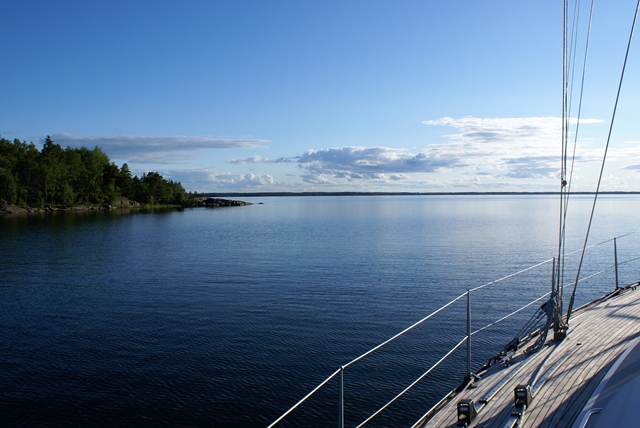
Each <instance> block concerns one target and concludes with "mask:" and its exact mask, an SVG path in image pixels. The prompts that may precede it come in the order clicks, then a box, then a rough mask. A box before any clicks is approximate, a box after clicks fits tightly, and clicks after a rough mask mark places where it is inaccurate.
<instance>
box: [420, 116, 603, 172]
mask: <svg viewBox="0 0 640 428" xmlns="http://www.w3.org/2000/svg"><path fill="white" fill-rule="evenodd" d="M601 122H602V121H601V120H599V119H582V120H581V123H582V124H583V125H588V124H593V123H601ZM423 123H424V124H425V125H431V126H450V127H454V128H457V129H458V130H459V131H460V132H459V133H456V134H448V135H445V138H447V139H448V140H450V141H451V142H450V143H445V144H442V145H440V146H438V147H437V148H435V149H434V150H436V151H438V152H443V153H457V154H458V155H459V156H460V157H461V158H462V159H464V161H465V162H466V163H468V164H469V165H474V166H477V167H479V173H481V172H482V171H483V170H485V172H486V169H487V168H489V169H495V170H498V171H500V173H499V174H494V175H496V176H500V175H501V176H504V177H508V178H544V177H553V176H555V172H556V171H557V170H558V164H559V159H560V150H561V148H560V138H561V129H562V120H561V118H558V117H525V118H475V117H464V118H462V119H452V118H450V117H444V118H442V119H438V120H427V121H424V122H423ZM576 159H577V160H579V161H592V160H596V159H598V156H597V154H596V153H594V152H593V151H591V150H590V151H581V154H580V155H577V156H576Z"/></svg>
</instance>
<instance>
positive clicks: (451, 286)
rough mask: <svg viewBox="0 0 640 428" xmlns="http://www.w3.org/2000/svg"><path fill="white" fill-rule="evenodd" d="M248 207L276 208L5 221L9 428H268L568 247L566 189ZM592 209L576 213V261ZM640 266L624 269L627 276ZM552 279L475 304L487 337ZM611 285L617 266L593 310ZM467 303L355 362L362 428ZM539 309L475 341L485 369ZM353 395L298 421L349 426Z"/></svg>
mask: <svg viewBox="0 0 640 428" xmlns="http://www.w3.org/2000/svg"><path fill="white" fill-rule="evenodd" d="M247 200H250V201H252V202H258V201H262V202H264V205H257V204H256V205H252V206H247V207H233V208H220V209H205V208H198V209H189V210H184V211H155V212H130V213H127V212H86V213H54V214H46V215H44V214H43V215H29V216H13V217H0V419H1V422H0V425H6V426H38V425H40V426H42V425H46V426H127V425H128V426H266V425H268V424H269V423H271V422H272V421H273V420H275V419H276V418H277V417H278V416H279V415H280V414H282V413H283V412H284V411H285V410H287V409H288V408H289V407H290V406H291V405H293V404H294V403H295V402H296V401H297V400H299V399H300V398H302V397H303V396H304V395H306V394H307V393H308V392H309V391H310V390H311V389H313V388H314V387H315V386H316V385H317V384H318V383H320V382H321V381H322V380H324V379H325V378H326V377H327V376H329V375H330V374H331V373H333V372H334V371H335V370H336V369H337V368H338V367H339V366H340V365H342V364H345V363H347V362H348V361H350V360H351V359H353V358H355V357H357V356H358V355H360V354H362V353H363V352H365V351H366V350H368V349H369V348H371V347H373V346H375V345H377V344H378V343H380V342H382V341H384V340H385V339H387V338H388V337H390V336H392V335H394V334H395V333H397V332H399V331H400V330H402V329H404V328H405V327H407V326H409V325H411V324H412V323H414V322H415V321H417V320H419V319H421V318H422V317H424V316H425V315H427V314H428V313H430V312H431V311H433V310H434V309H436V308H438V307H439V306H441V305H442V304H444V303H446V302H447V301H449V300H451V299H452V298H454V297H456V296H457V295H459V294H460V293H463V292H464V291H466V290H467V289H468V288H473V287H475V286H478V285H481V284H483V283H485V282H488V281H491V280H494V279H497V278H500V277H502V276H504V275H507V274H509V273H511V272H514V271H517V270H519V269H522V268H524V267H527V266H530V265H532V264H534V263H538V262H540V261H543V260H545V259H548V258H550V257H552V256H553V255H554V253H555V251H556V249H555V247H556V241H557V234H558V230H557V216H558V214H557V210H558V202H557V201H556V198H555V197H551V196H499V197H498V196H496V197H489V196H482V197H479V196H476V197H473V196H464V197H463V196H447V197H444V196H437V197H436V196H432V197H426V196H422V197H409V196H396V197H306V198H304V197H303V198H297V197H296V198H293V197H292V198H261V199H255V198H251V199H247ZM590 203H591V200H590V198H588V197H580V198H575V199H574V201H573V202H572V209H573V211H572V214H571V215H570V219H569V224H570V225H571V227H570V228H569V229H568V231H567V236H568V241H569V244H568V248H570V249H573V248H579V247H580V245H581V242H582V239H583V236H584V230H585V227H586V216H587V214H588V208H589V206H590ZM598 204H599V205H598V211H597V214H596V218H595V220H594V221H595V226H594V231H593V235H592V239H591V242H593V243H595V242H600V241H602V240H605V239H608V238H610V237H613V236H616V235H621V234H623V233H626V232H630V231H634V230H636V229H638V228H639V227H638V225H640V222H639V221H638V217H639V214H638V213H639V212H640V210H639V208H640V198H639V197H637V196H616V197H611V196H609V197H603V198H602V199H601V200H600V201H599V202H598ZM639 238H640V237H639V236H638V234H636V235H632V236H629V237H626V238H622V239H621V240H619V242H618V250H619V258H620V260H621V261H623V260H627V259H631V258H633V257H638V256H639V255H640V254H638V252H639V251H638V249H639V248H640V245H638V244H639V243H640V242H639ZM574 262H576V263H577V258H575V257H574V258H573V259H568V262H567V272H568V273H567V276H570V275H571V272H573V271H575V265H576V263H574ZM611 263H613V249H612V244H611V243H608V244H605V245H601V246H599V247H597V248H595V249H594V250H592V251H591V252H590V253H588V257H587V259H586V261H585V268H584V275H589V274H591V273H594V272H597V271H598V270H600V269H602V268H603V267H606V266H607V265H608V264H611ZM639 266H640V264H639V263H638V262H637V261H636V262H630V263H626V264H623V265H621V266H620V276H621V280H620V281H621V283H628V282H631V281H633V280H636V279H638V276H640V275H638V267H639ZM584 275H583V276H584ZM550 278H551V266H550V265H545V266H542V267H540V268H538V269H534V270H532V271H530V272H527V273H526V274H523V275H519V276H518V277H516V278H513V279H510V280H508V281H504V282H501V283H499V284H498V285H496V286H492V287H489V288H487V289H483V290H482V291H480V292H477V293H475V294H473V295H472V296H473V297H472V299H473V300H472V314H473V323H474V328H478V327H481V326H482V325H484V323H486V322H489V321H490V320H492V319H496V318H497V317H499V316H502V315H505V314H506V313H508V312H510V311H512V310H515V309H516V308H517V307H519V306H520V305H522V304H524V303H526V302H528V301H530V300H532V299H533V298H535V297H538V296H540V295H542V294H543V293H545V292H546V291H547V289H548V288H549V285H550ZM612 287H613V274H612V270H609V271H607V272H605V273H604V274H602V275H599V276H597V277H596V278H594V279H593V280H590V281H588V282H585V284H584V287H582V286H581V289H580V294H579V298H578V302H579V303H581V302H585V301H587V300H589V299H591V298H592V297H594V296H597V295H600V294H602V293H604V292H605V291H609V290H610V289H611V288H612ZM464 310H465V307H464V302H463V301H460V302H457V303H456V304H454V305H452V306H451V308H448V309H447V310H446V311H444V312H443V313H442V314H439V315H438V316H436V317H434V318H433V319H431V320H429V321H427V322H426V323H425V324H424V325H421V326H420V327H418V328H416V329H415V330H413V331H412V332H411V333H410V334H408V335H406V336H403V337H402V338H400V339H398V340H397V341H395V342H392V343H391V344H390V345H388V346H387V347H385V348H383V349H381V350H380V351H378V352H377V353H375V354H373V355H372V356H371V357H368V358H366V359H365V360H363V361H362V362H359V363H356V364H354V365H353V366H351V367H349V368H348V369H347V370H346V371H345V407H346V412H347V416H346V422H347V425H356V424H358V423H360V422H361V421H362V420H364V419H365V418H366V417H367V416H368V415H369V414H371V413H373V412H374V411H375V410H377V409H378V408H379V407H380V406H382V405H383V404H385V403H386V402H387V401H388V400H389V399H391V398H392V397H393V396H395V394H397V393H398V392H400V391H401V390H402V389H404V388H405V387H406V386H407V385H409V383H411V382H412V381H413V380H414V379H415V378H416V377H417V376H419V375H421V374H422V373H423V372H424V371H425V370H426V369H427V368H428V367H429V366H430V365H431V364H432V363H433V362H435V361H437V360H438V359H439V358H440V357H441V356H442V355H443V354H444V353H445V352H447V351H448V349H450V348H451V346H453V344H455V343H456V342H457V341H458V340H460V339H461V338H462V337H464V334H465V330H464V326H465V320H464V315H463V314H464ZM534 311H535V308H534V307H532V308H531V310H529V311H524V312H523V313H522V314H520V315H519V316H517V317H515V318H516V319H515V320H514V321H513V322H509V323H504V324H500V325H498V326H497V327H495V328H492V329H490V330H488V331H486V332H483V333H481V334H479V335H478V336H477V337H474V341H475V342H474V348H473V349H474V361H473V362H474V368H478V367H480V366H481V365H482V364H484V362H486V360H487V359H488V358H489V357H490V356H492V355H493V354H495V353H497V352H498V351H500V349H501V347H502V346H503V345H504V344H505V343H506V341H508V340H509V338H511V337H513V335H514V334H515V332H517V330H518V329H519V327H520V325H521V324H522V323H523V322H524V321H525V320H526V319H528V317H529V316H531V314H532V313H533V312H534ZM463 375H464V348H463V349H461V350H460V351H459V352H456V353H455V354H454V355H453V356H452V358H451V359H449V360H447V362H446V363H445V364H444V365H443V366H442V367H441V368H439V369H437V370H436V371H435V372H434V373H432V374H431V375H429V376H428V377H427V378H426V379H425V380H424V381H422V382H420V383H419V384H418V385H417V386H416V388H415V389H414V390H412V391H411V392H409V393H408V394H407V396H406V398H403V399H401V400H399V401H398V402H397V403H394V404H393V405H392V406H390V408H389V409H388V410H387V411H385V412H383V413H382V414H381V415H379V416H378V417H376V418H375V419H374V420H373V421H372V422H371V426H389V425H392V424H393V425H408V424H411V423H413V422H415V420H416V419H418V418H419V417H420V416H421V415H422V414H423V413H424V412H426V410H428V408H429V407H431V405H433V404H434V403H435V402H436V401H437V400H438V399H439V398H440V397H441V396H442V395H443V394H444V393H446V392H448V391H449V390H450V389H451V388H452V387H454V386H455V385H457V384H458V383H459V382H460V381H461V379H462V376H463ZM337 388H338V384H337V382H336V381H331V382H330V383H329V384H328V385H327V386H326V387H325V388H323V389H322V390H321V391H320V392H319V393H318V394H317V395H315V396H314V397H313V398H312V399H311V400H310V401H309V402H308V403H305V404H304V405H303V406H302V407H301V408H300V409H298V410H296V411H295V412H294V413H293V414H292V415H291V417H290V418H287V419H286V420H285V423H283V426H298V425H301V424H305V425H307V426H325V425H334V424H335V423H336V422H337V403H338V395H337V392H338V390H337Z"/></svg>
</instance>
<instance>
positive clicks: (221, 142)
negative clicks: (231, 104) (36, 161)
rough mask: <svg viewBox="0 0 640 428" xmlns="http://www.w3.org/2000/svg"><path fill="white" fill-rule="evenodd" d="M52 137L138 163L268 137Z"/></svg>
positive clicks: (249, 144)
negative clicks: (100, 149)
mask: <svg viewBox="0 0 640 428" xmlns="http://www.w3.org/2000/svg"><path fill="white" fill-rule="evenodd" d="M51 139H52V140H53V141H54V142H55V143H57V144H60V145H61V146H62V147H66V146H71V147H82V146H84V147H88V148H93V147H95V146H99V147H101V148H102V149H103V150H104V151H105V153H107V154H108V155H109V157H111V158H115V159H127V160H128V161H129V162H138V163H177V162H181V161H185V160H188V159H190V158H191V155H190V154H189V153H190V152H194V151H198V150H220V149H252V148H258V147H263V145H264V144H266V143H269V142H270V141H269V140H260V139H233V138H214V137H202V136H200V137H191V136H165V137H149V136H135V135H89V136H84V135H74V134H66V133H60V134H54V135H52V136H51Z"/></svg>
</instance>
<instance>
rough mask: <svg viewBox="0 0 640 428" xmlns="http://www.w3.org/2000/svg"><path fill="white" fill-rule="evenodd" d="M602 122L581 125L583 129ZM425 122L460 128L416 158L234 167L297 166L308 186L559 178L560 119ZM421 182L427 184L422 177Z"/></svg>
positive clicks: (589, 156)
mask: <svg viewBox="0 0 640 428" xmlns="http://www.w3.org/2000/svg"><path fill="white" fill-rule="evenodd" d="M600 122H602V121H601V120H597V119H584V120H582V123H583V124H585V125H586V124H593V123H600ZM423 123H424V124H425V125H429V126H446V127H451V128H456V129H457V130H458V132H457V133H451V134H446V135H444V136H443V137H444V139H445V142H444V143H439V144H430V145H428V146H427V147H426V148H424V149H422V150H420V151H418V152H417V153H416V152H413V153H412V152H411V151H409V150H408V149H403V148H393V147H352V146H344V147H334V148H328V149H318V150H313V149H310V150H307V151H305V152H304V153H303V154H302V155H300V156H294V157H285V158H280V159H275V160H270V159H267V158H262V157H260V156H252V157H248V158H245V159H234V160H233V161H231V163H233V164H236V165H246V164H255V163H294V164H297V166H298V167H299V168H300V169H302V170H303V171H304V172H303V174H302V175H301V176H302V179H303V180H304V181H305V182H307V183H312V184H323V185H329V184H340V183H351V184H354V183H355V182H365V181H368V182H371V183H375V182H377V183H388V184H391V183H393V182H398V181H402V180H411V178H412V176H413V175H416V174H432V175H433V174H434V173H443V172H450V171H454V170H460V173H459V174H458V178H459V181H460V182H461V183H463V185H469V183H470V182H471V181H470V180H469V177H476V178H477V179H476V180H473V182H478V181H479V178H482V182H483V184H484V185H488V183H489V181H491V180H493V184H491V185H492V186H493V185H495V184H496V183H497V182H498V181H500V180H501V184H500V185H502V186H504V185H507V184H506V183H509V182H513V180H522V179H545V178H555V176H556V175H557V173H558V169H559V157H560V137H561V126H562V121H561V119H560V118H557V117H528V118H475V117H464V118H461V119H452V118H450V117H444V118H441V119H438V120H428V121H424V122H423ZM597 158H598V157H597V156H596V155H595V154H594V153H592V152H589V151H586V152H585V151H584V150H582V151H581V155H580V156H578V157H577V159H578V160H581V161H590V160H596V159H597ZM630 169H631V168H630ZM462 174H463V175H464V177H463V175H462ZM421 181H422V182H425V181H424V178H423V179H422V180H421ZM451 185H455V184H451Z"/></svg>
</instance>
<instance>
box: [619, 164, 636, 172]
mask: <svg viewBox="0 0 640 428" xmlns="http://www.w3.org/2000/svg"><path fill="white" fill-rule="evenodd" d="M620 169H626V170H629V171H635V172H640V165H627V166H624V167H622V168H620Z"/></svg>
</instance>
